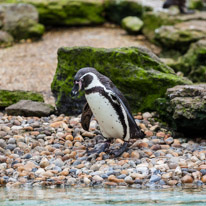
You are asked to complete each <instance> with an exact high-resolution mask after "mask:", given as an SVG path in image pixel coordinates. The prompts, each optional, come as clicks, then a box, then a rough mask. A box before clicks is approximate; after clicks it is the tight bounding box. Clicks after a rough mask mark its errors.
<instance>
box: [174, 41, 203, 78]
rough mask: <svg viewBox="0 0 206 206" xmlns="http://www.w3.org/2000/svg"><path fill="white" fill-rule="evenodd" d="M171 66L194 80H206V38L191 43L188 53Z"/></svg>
mask: <svg viewBox="0 0 206 206" xmlns="http://www.w3.org/2000/svg"><path fill="white" fill-rule="evenodd" d="M171 66H172V68H174V69H175V70H176V71H177V72H178V71H181V72H183V73H184V75H185V76H187V77H188V78H189V79H191V80H192V81H193V82H206V39H202V40H199V41H198V42H196V43H193V44H191V46H190V48H189V50H188V51H187V53H186V54H185V55H183V56H181V57H180V58H179V59H178V61H176V62H173V63H172V64H171Z"/></svg>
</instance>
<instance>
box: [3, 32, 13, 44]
mask: <svg viewBox="0 0 206 206" xmlns="http://www.w3.org/2000/svg"><path fill="white" fill-rule="evenodd" d="M13 42H14V39H13V37H12V36H11V35H10V34H9V33H8V32H6V31H1V30H0V47H8V46H12V44H13Z"/></svg>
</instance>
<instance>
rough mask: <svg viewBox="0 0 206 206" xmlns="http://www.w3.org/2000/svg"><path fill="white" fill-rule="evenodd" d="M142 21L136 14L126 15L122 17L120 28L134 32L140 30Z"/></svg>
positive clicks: (130, 32)
mask: <svg viewBox="0 0 206 206" xmlns="http://www.w3.org/2000/svg"><path fill="white" fill-rule="evenodd" d="M143 24H144V23H143V21H142V20H141V19H139V18H138V17H136V16H128V17H125V18H124V19H122V23H121V25H122V28H123V29H125V30H126V31H127V32H128V33H129V34H136V33H138V32H140V30H141V28H142V26H143Z"/></svg>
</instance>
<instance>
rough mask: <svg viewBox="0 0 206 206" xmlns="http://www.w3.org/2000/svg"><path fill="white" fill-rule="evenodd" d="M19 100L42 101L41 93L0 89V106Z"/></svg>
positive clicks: (6, 105) (3, 106)
mask: <svg viewBox="0 0 206 206" xmlns="http://www.w3.org/2000/svg"><path fill="white" fill-rule="evenodd" d="M20 100H32V101H38V102H44V98H43V95H42V94H40V93H35V92H26V91H8V90H0V108H5V107H8V106H10V105H12V104H15V103H17V102H18V101H20Z"/></svg>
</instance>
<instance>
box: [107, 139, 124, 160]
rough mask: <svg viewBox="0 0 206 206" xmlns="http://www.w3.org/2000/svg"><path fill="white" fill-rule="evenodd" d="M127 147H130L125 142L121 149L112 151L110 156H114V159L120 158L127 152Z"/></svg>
mask: <svg viewBox="0 0 206 206" xmlns="http://www.w3.org/2000/svg"><path fill="white" fill-rule="evenodd" d="M127 146H128V142H124V144H123V145H122V146H121V147H120V148H119V149H116V150H113V151H111V152H110V154H111V155H114V157H119V156H120V155H121V154H123V153H124V152H125V151H126V150H127Z"/></svg>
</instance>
